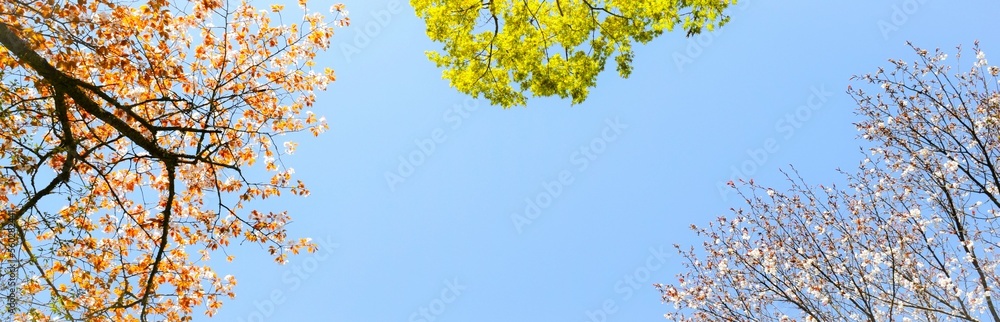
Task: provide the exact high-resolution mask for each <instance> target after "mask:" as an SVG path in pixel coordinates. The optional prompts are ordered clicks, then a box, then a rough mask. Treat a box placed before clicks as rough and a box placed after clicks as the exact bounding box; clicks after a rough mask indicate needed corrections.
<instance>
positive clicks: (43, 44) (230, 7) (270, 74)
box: [0, 0, 348, 321]
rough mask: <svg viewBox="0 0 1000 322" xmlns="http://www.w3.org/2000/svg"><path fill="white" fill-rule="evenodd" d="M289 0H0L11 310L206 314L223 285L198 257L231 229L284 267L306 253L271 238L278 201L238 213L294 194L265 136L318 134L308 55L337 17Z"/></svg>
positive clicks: (294, 243) (85, 316) (0, 158)
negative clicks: (260, 1)
mask: <svg viewBox="0 0 1000 322" xmlns="http://www.w3.org/2000/svg"><path fill="white" fill-rule="evenodd" d="M299 5H300V7H301V8H300V10H301V11H300V12H298V13H294V14H290V13H288V11H293V10H291V9H284V8H282V7H281V6H278V5H275V6H270V7H267V8H266V10H261V8H257V7H254V6H253V5H252V4H250V3H247V2H238V1H233V2H228V1H225V0H195V1H190V2H188V1H165V0H137V1H135V0H132V1H121V0H72V1H65V0H44V1H42V0H38V1H28V0H0V223H2V225H3V226H4V227H5V228H6V229H4V230H2V231H0V234H2V235H0V237H2V238H0V240H3V241H5V242H6V244H5V245H4V247H2V249H0V259H2V261H3V262H2V264H3V265H5V266H6V267H8V268H13V270H14V271H15V272H16V274H15V275H14V276H15V285H16V287H15V288H14V289H13V290H12V295H14V297H15V299H14V300H15V301H14V302H12V303H11V304H13V307H12V308H11V309H12V311H13V317H12V319H14V320H18V321H50V320H70V321H81V320H82V321H150V320H156V321H164V320H166V321H186V320H190V319H191V315H192V314H193V312H194V311H195V310H199V311H204V313H205V314H208V315H210V316H211V315H212V314H213V313H215V312H216V311H217V310H218V308H219V307H220V305H221V303H220V300H221V298H220V296H229V297H232V296H233V290H232V288H233V286H234V285H235V279H233V278H232V277H230V276H226V277H220V276H218V275H216V273H215V272H214V270H213V269H212V267H211V266H210V265H209V264H210V259H209V255H210V254H212V253H213V251H218V250H220V249H223V248H224V247H226V246H227V245H229V244H230V243H231V242H233V241H237V242H244V241H247V242H250V243H254V244H259V245H262V246H264V247H267V248H268V249H269V251H270V253H271V254H272V255H273V256H274V258H275V259H276V260H277V261H279V262H283V261H284V260H285V256H286V255H287V254H290V253H297V252H299V251H300V250H309V251H312V250H313V249H314V248H315V246H314V245H313V244H312V243H310V242H309V241H308V240H306V239H293V238H289V237H287V235H286V232H285V225H286V223H288V222H289V217H288V216H287V214H286V213H285V212H278V213H274V212H266V211H259V210H255V209H252V208H251V207H250V206H251V202H252V201H254V200H259V199H265V198H270V197H276V196H279V195H281V194H282V193H285V194H289V193H290V194H293V195H306V194H308V190H306V188H305V187H304V185H303V183H302V182H301V181H297V180H293V179H292V174H293V171H292V169H291V168H288V167H285V166H284V165H283V164H282V163H281V162H280V160H281V156H282V155H284V154H287V153H291V152H292V151H293V150H294V148H295V144H294V143H292V142H284V141H282V138H281V137H280V136H281V135H282V134H287V133H294V132H302V131H309V132H311V133H312V134H314V135H318V134H319V133H321V132H323V131H324V130H325V129H327V125H326V123H325V122H324V120H323V119H322V118H318V117H317V116H315V115H314V114H313V113H311V112H309V111H308V109H309V108H310V107H311V106H312V105H313V103H314V102H315V95H314V91H315V90H322V89H324V88H325V87H326V86H327V85H328V84H329V83H330V82H332V81H334V74H333V71H332V70H329V69H326V70H323V71H315V70H313V69H314V66H315V63H314V59H315V58H316V54H317V53H318V52H320V51H322V50H325V49H327V48H328V46H329V40H330V37H331V36H332V35H333V28H334V27H336V26H344V25H347V24H348V20H347V18H346V12H345V11H343V6H342V5H334V6H333V7H330V8H329V12H330V13H329V14H327V13H326V12H325V11H326V8H323V9H322V10H318V9H316V8H313V7H311V6H307V4H306V2H305V0H300V1H299ZM283 12H284V13H283ZM289 16H295V19H294V20H295V21H296V23H290V21H289V20H290V19H289ZM299 17H301V20H300V19H299ZM228 259H229V260H232V258H231V257H230V258H228ZM9 277H10V276H4V277H3V278H4V279H7V278H9ZM0 285H3V284H0ZM5 320H6V319H5Z"/></svg>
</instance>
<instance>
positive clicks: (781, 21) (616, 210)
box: [196, 0, 1000, 322]
mask: <svg viewBox="0 0 1000 322" xmlns="http://www.w3.org/2000/svg"><path fill="white" fill-rule="evenodd" d="M740 2H741V3H740V4H739V5H737V6H736V7H735V8H733V9H732V10H730V11H729V14H730V15H731V16H732V21H731V23H730V24H729V25H727V26H726V27H725V28H724V29H722V31H721V32H720V33H717V34H711V35H706V36H701V37H700V42H699V40H698V39H699V38H694V39H687V38H684V37H682V35H679V34H677V35H666V36H663V37H661V38H659V39H657V40H656V41H655V42H653V43H651V44H649V45H647V46H643V47H640V48H637V50H636V58H635V71H634V73H633V75H632V77H631V78H630V79H626V80H622V79H619V78H618V76H617V75H616V74H615V73H614V71H613V68H610V69H611V70H610V72H606V73H605V74H603V75H602V76H601V78H600V79H599V81H598V87H597V88H596V89H594V90H592V92H591V95H590V98H589V99H588V100H587V102H586V103H585V104H582V105H578V106H570V105H569V102H568V101H562V100H555V99H534V100H531V101H530V103H529V106H528V107H527V108H514V109H510V110H502V109H500V108H499V107H492V106H489V105H488V103H486V102H485V101H481V100H478V101H477V100H471V99H467V98H466V97H464V96H463V95H461V94H459V93H457V92H456V91H454V90H453V89H451V88H449V87H448V84H447V82H446V81H444V80H441V77H440V74H441V71H440V70H439V69H437V68H435V66H433V64H431V63H430V62H429V61H428V60H427V59H426V58H425V56H424V51H425V50H428V49H436V48H439V45H438V44H435V43H431V42H430V41H428V40H427V39H426V36H425V34H424V25H423V22H422V21H420V20H419V19H418V18H417V17H416V16H415V15H414V14H413V10H412V9H411V8H410V7H409V4H408V3H407V2H406V1H403V0H396V1H385V0H365V1H349V2H347V3H346V4H347V5H348V10H349V11H350V14H351V18H352V22H353V25H352V26H351V27H350V28H346V29H339V30H338V34H337V35H336V36H335V37H334V39H333V42H334V43H333V47H332V49H331V50H330V51H329V52H327V53H324V54H322V55H323V56H322V58H321V64H326V65H328V66H331V67H333V68H334V69H335V70H336V71H337V74H338V81H337V82H336V83H335V84H334V85H333V86H332V87H331V88H330V90H329V91H327V92H324V93H322V94H321V95H320V97H319V98H318V102H317V105H318V108H317V109H316V110H315V111H316V113H317V114H320V115H323V116H325V117H326V118H327V120H329V122H330V126H331V130H330V131H329V132H327V133H325V134H324V135H322V136H320V137H319V138H318V139H305V140H300V142H301V145H300V147H299V150H298V152H296V154H295V155H293V156H291V157H288V158H285V159H284V161H285V162H286V163H287V164H289V165H291V166H293V167H294V168H295V169H296V174H297V175H298V176H300V178H304V179H306V181H307V184H308V185H309V186H310V188H311V190H312V195H311V196H309V197H308V198H294V197H289V198H284V199H280V203H274V204H271V205H270V206H274V207H276V208H279V207H280V208H284V209H289V210H290V211H291V213H292V215H293V216H294V218H295V219H296V221H295V222H294V223H293V224H292V225H291V226H290V227H289V231H290V234H291V235H293V236H309V237H313V238H314V239H316V240H326V241H329V242H330V243H333V244H334V245H330V246H329V247H326V248H325V250H323V251H322V252H321V253H319V254H316V255H303V256H298V257H293V258H292V259H291V262H290V263H289V264H288V265H286V266H279V265H276V264H274V263H273V262H272V261H271V260H270V259H269V258H268V257H267V256H266V252H265V251H264V250H261V249H257V248H256V247H254V246H248V245H243V246H240V245H235V246H234V247H233V248H231V249H230V252H231V253H234V254H237V255H238V257H237V261H236V262H235V263H233V264H225V263H222V264H219V265H218V266H217V268H218V272H219V273H220V274H222V275H225V274H233V275H236V276H237V278H238V279H239V285H238V287H237V299H236V300H235V301H228V302H227V304H226V305H225V306H224V307H223V309H222V310H221V312H220V313H219V314H218V315H217V316H216V318H214V319H208V318H205V317H203V316H200V315H199V316H198V317H197V318H196V321H574V322H582V321H660V320H662V314H663V313H665V312H666V311H667V310H669V309H670V307H668V306H667V305H665V304H661V302H660V298H659V294H658V293H657V292H656V290H655V289H654V288H653V287H652V286H651V284H653V283H658V282H659V283H668V282H672V281H674V275H675V274H676V273H677V272H678V271H679V270H680V263H681V262H680V260H681V259H680V257H679V256H677V255H676V253H675V252H674V251H673V249H672V247H671V245H672V244H675V243H679V244H683V245H690V244H697V243H700V240H698V239H696V238H694V236H693V234H692V233H690V232H689V230H688V227H689V225H690V224H693V223H694V224H702V223H706V222H707V221H708V220H709V219H711V218H713V217H716V216H719V215H728V214H729V211H728V209H729V208H730V207H734V206H740V204H739V202H738V200H736V199H735V198H733V197H732V195H730V198H725V196H724V195H722V194H720V192H719V189H718V187H719V186H720V185H722V184H723V183H724V182H725V181H727V180H729V178H730V176H731V175H733V169H734V168H743V169H744V170H739V171H740V172H741V174H742V175H743V176H744V177H752V178H755V180H758V181H759V182H764V183H765V184H766V185H775V186H782V185H783V181H782V179H781V176H780V175H779V173H778V169H780V168H787V167H788V165H789V164H794V165H795V166H796V168H798V169H799V170H800V172H801V173H802V174H803V175H804V176H805V177H806V179H807V180H808V181H809V182H812V183H829V182H837V181H839V180H840V176H839V175H837V174H836V171H835V169H836V168H838V167H842V168H844V169H846V170H850V169H852V168H854V167H855V166H856V164H857V162H858V161H859V160H860V159H861V155H860V152H859V146H860V145H861V144H862V142H860V141H858V140H857V139H856V131H855V129H854V127H853V125H852V122H853V121H855V120H856V118H855V116H854V114H853V111H854V108H855V106H854V104H853V102H852V100H851V99H850V97H849V96H847V95H846V94H845V90H846V87H847V85H848V84H850V83H849V80H848V78H849V77H850V76H851V75H854V74H863V73H866V72H872V71H875V70H876V69H877V68H878V67H879V66H886V65H887V63H886V60H887V59H889V58H904V59H906V60H913V59H914V58H915V56H914V55H913V53H912V50H910V49H909V48H908V47H907V46H906V45H905V41H906V40H911V41H913V42H914V43H915V44H917V45H918V46H921V47H925V48H929V49H933V48H934V47H941V48H943V49H946V50H948V51H950V52H953V51H954V47H955V46H956V45H958V44H964V45H965V46H966V47H969V48H971V46H972V43H973V41H974V40H976V39H979V40H981V42H982V45H983V46H982V47H983V49H984V51H986V53H987V57H988V58H989V59H992V60H996V62H1000V37H998V36H996V35H995V31H996V30H997V27H1000V25H998V22H997V21H998V20H996V13H997V12H1000V7H998V6H1000V5H998V4H997V3H995V2H987V1H977V2H964V1H959V2H945V1H926V0H922V1H917V0H910V1H899V0H891V1H834V2H830V1H823V2H819V1H780V2H776V1H740ZM265 4H266V1H261V2H260V3H259V5H265ZM291 6H292V7H294V5H291ZM317 6H319V7H322V10H325V8H326V7H327V6H329V4H322V5H320V4H317ZM390 9H397V10H395V12H392V11H390ZM896 10H898V13H897V14H896V16H895V17H894V12H896ZM375 12H384V15H383V16H381V20H379V19H377V16H376V15H374V13H375ZM894 19H895V20H894ZM880 21H881V22H883V23H881V26H882V27H881V29H880ZM883 31H885V32H883ZM366 39H367V40H366ZM345 46H356V47H357V49H358V52H356V53H354V54H350V55H349V54H346V53H345V50H348V51H349V48H348V49H345V48H347V47H345ZM679 55H684V56H686V57H687V58H690V60H685V59H684V57H680V56H679ZM971 57H972V56H971V55H970V56H967V58H971ZM678 59H680V60H681V61H683V62H684V63H683V64H681V65H679V64H678V63H677V61H678ZM950 59H952V58H949V60H950ZM970 62H971V61H970V60H968V59H967V60H966V63H967V64H968V63H970ZM463 104H466V105H467V106H469V107H475V108H474V109H473V110H472V111H470V112H460V111H457V110H453V109H454V108H455V107H456V106H463ZM810 105H811V107H810ZM789 117H791V119H789ZM609 123H615V125H614V126H612V125H609ZM435 139H436V141H435ZM428 140H430V141H428ZM415 142H423V143H422V144H423V150H421V147H420V146H419V145H418V144H417V143H415ZM427 142H434V143H433V149H432V148H431V146H430V144H429V143H427ZM425 151H426V152H425ZM748 151H750V152H748ZM400 158H404V159H410V158H412V160H414V161H417V163H419V165H414V166H413V169H412V173H411V172H410V171H409V169H403V170H406V171H403V173H400ZM584 165H585V166H584ZM405 167H406V166H404V168H405ZM387 172H393V173H395V174H396V175H398V176H400V177H401V178H404V179H405V180H404V181H402V182H398V183H397V184H394V185H392V186H390V184H389V183H388V182H387V180H386V173H387ZM560 179H562V181H561V182H560ZM549 191H552V192H551V193H550V192H549ZM526 198H527V199H530V200H536V206H538V211H537V213H536V212H535V209H532V207H531V206H530V205H529V203H528V202H527V201H526ZM538 202H541V203H543V205H537V203H538ZM546 205H547V206H546ZM526 208H528V209H527V210H526ZM526 211H527V212H530V214H528V215H530V217H529V216H527V215H526V213H525V212H526ZM512 214H514V215H516V216H523V218H525V219H526V220H530V223H527V224H523V225H521V226H520V227H518V226H517V225H515V223H514V222H513V221H512ZM521 222H522V223H523V221H521ZM518 228H520V231H519V230H518ZM659 249H663V251H664V252H666V256H663V255H662V254H657V253H658V250H659ZM219 262H221V260H220V261H219ZM456 284H457V285H456ZM272 295H277V296H276V297H274V298H273V299H272V298H271V296H272ZM608 304H610V306H608V307H607V309H605V307H604V306H605V305H608ZM261 317H264V319H260V318H261Z"/></svg>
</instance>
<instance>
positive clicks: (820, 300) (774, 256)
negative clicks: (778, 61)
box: [656, 43, 1000, 321]
mask: <svg viewBox="0 0 1000 322" xmlns="http://www.w3.org/2000/svg"><path fill="white" fill-rule="evenodd" d="M914 50H915V51H916V54H917V59H916V60H915V61H913V62H905V61H902V60H890V63H891V68H888V69H879V70H878V71H877V72H875V73H873V74H868V75H864V76H859V77H855V80H856V81H858V82H859V83H861V84H860V85H859V86H858V88H849V89H848V92H849V93H850V95H851V96H852V97H853V98H854V99H855V101H856V103H857V105H858V109H857V115H858V116H859V117H860V118H861V120H860V121H859V122H858V123H856V125H857V128H858V130H859V131H860V133H861V134H860V136H861V137H862V138H863V139H865V140H867V142H868V143H867V146H866V148H865V149H864V150H863V151H864V152H865V153H864V155H865V159H864V160H863V161H862V162H860V165H859V166H858V170H857V171H856V172H854V171H851V172H848V171H842V172H841V173H843V174H844V176H845V177H846V183H845V184H843V185H841V186H838V185H810V184H808V183H807V182H806V181H805V180H804V179H802V178H801V176H799V175H798V173H796V172H794V171H792V172H789V173H786V177H787V178H788V180H787V181H788V186H787V187H785V188H783V189H779V188H773V187H767V186H764V185H761V184H759V183H755V182H753V181H752V180H751V181H749V182H741V183H733V184H731V185H732V186H733V187H734V188H735V189H736V190H737V191H738V192H739V193H740V195H741V196H742V197H743V199H744V200H745V202H746V205H745V207H743V208H740V209H733V212H732V213H733V214H732V215H731V216H728V217H719V218H717V219H716V220H714V221H712V222H711V223H710V224H708V225H707V226H703V227H694V226H692V228H693V229H694V230H695V231H696V232H697V234H698V235H699V236H701V237H703V238H704V241H703V243H702V245H701V247H699V248H695V247H681V246H678V250H679V251H680V253H681V254H682V255H683V257H684V258H685V267H686V269H685V270H684V272H682V273H681V274H679V275H678V276H677V277H678V279H677V281H676V282H674V283H672V284H657V285H656V287H657V288H658V289H659V291H660V292H661V295H662V298H663V301H664V302H666V303H668V304H672V306H673V310H671V312H670V313H668V314H666V315H665V316H666V318H667V319H669V320H677V321H736V320H739V321H958V320H966V321H981V320H991V321H1000V313H998V310H1000V309H998V308H997V306H998V305H1000V303H998V301H997V294H998V292H997V289H998V287H1000V274H998V264H1000V256H998V253H997V251H998V250H997V243H998V242H1000V234H998V231H997V228H998V225H1000V217H998V216H1000V168H998V162H1000V88H998V78H997V75H998V74H1000V68H998V67H997V66H990V65H988V63H987V60H986V57H985V54H984V53H983V52H982V51H981V50H980V48H979V46H978V43H977V44H976V46H975V47H974V49H973V54H974V55H975V57H974V58H973V59H972V63H971V68H970V67H968V65H969V64H968V63H966V64H965V66H966V67H961V66H963V64H962V63H963V61H962V60H963V58H964V57H962V50H961V48H959V49H958V51H957V54H955V55H954V57H952V58H949V57H948V55H947V54H946V53H944V52H942V51H939V50H935V51H933V52H930V51H928V50H924V49H920V48H916V47H914ZM953 66H954V69H953ZM963 68H968V69H963ZM873 93H874V94H873Z"/></svg>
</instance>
